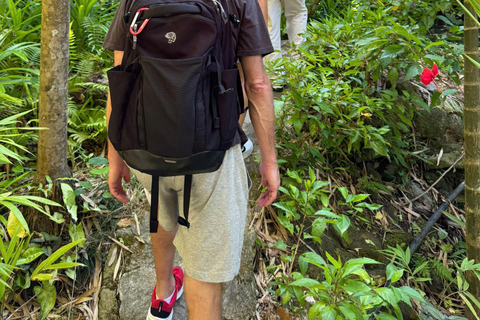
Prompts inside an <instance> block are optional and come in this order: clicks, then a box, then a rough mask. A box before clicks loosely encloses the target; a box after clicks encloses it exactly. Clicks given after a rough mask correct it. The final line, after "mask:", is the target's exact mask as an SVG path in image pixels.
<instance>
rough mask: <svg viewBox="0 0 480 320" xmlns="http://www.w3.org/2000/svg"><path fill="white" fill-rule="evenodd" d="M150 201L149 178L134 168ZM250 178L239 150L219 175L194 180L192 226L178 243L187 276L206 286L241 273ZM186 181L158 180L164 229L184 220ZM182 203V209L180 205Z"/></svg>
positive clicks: (178, 237)
mask: <svg viewBox="0 0 480 320" xmlns="http://www.w3.org/2000/svg"><path fill="white" fill-rule="evenodd" d="M132 172H133V173H134V174H135V176H136V177H137V178H138V180H139V181H140V182H141V183H142V184H143V186H144V187H145V190H146V193H147V197H148V200H149V201H150V193H149V190H150V189H151V176H150V175H147V174H144V173H141V172H138V171H137V170H134V169H132ZM248 181H249V177H248V173H247V171H246V167H245V163H244V161H243V157H242V152H241V149H240V145H236V146H234V147H232V148H231V149H230V150H228V151H227V152H226V154H225V159H224V160H223V164H222V166H221V167H220V169H219V170H217V171H215V172H212V173H203V174H196V175H193V181H192V192H191V200H190V210H189V214H188V221H189V222H190V229H187V228H185V227H183V226H180V227H179V229H178V231H177V235H176V237H175V240H174V244H175V246H176V248H177V250H178V252H179V254H180V256H181V257H182V264H183V268H184V270H185V272H186V274H187V275H188V276H189V277H192V278H193V279H195V280H198V281H203V282H217V283H218V282H227V281H230V280H232V279H233V278H234V277H235V276H236V275H237V274H238V271H239V269H240V257H241V252H242V246H243V234H244V230H245V222H246V216H247V205H248V185H249V182H248ZM183 187H184V176H176V177H160V186H159V205H158V206H159V210H158V211H159V212H158V216H159V217H158V221H159V223H160V225H161V226H162V227H163V228H164V229H165V230H167V231H168V230H172V229H173V228H175V227H176V226H177V219H178V216H179V215H182V216H183ZM179 204H180V205H179Z"/></svg>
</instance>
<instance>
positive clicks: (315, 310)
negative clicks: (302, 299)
mask: <svg viewBox="0 0 480 320" xmlns="http://www.w3.org/2000/svg"><path fill="white" fill-rule="evenodd" d="M324 307H325V303H324V302H323V301H317V302H315V303H314V304H313V306H311V307H310V309H309V310H308V319H315V318H316V317H318V315H319V313H320V311H321V310H322V309H323V308H324Z"/></svg>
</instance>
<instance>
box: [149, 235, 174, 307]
mask: <svg viewBox="0 0 480 320" xmlns="http://www.w3.org/2000/svg"><path fill="white" fill-rule="evenodd" d="M177 229H178V227H176V228H175V229H173V230H171V231H165V229H163V228H162V226H158V232H157V233H151V234H150V238H151V239H152V248H153V257H154V260H155V273H156V275H157V298H159V299H166V298H168V297H169V296H170V295H171V294H172V293H173V291H174V290H175V279H174V277H173V273H172V268H173V258H174V256H175V246H174V245H173V239H174V238H175V234H176V233H177Z"/></svg>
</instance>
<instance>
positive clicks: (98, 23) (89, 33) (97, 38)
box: [71, 0, 118, 58]
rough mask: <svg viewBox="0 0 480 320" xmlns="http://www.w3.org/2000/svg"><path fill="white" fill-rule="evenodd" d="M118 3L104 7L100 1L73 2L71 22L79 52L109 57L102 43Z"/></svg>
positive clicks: (83, 0) (82, 0) (74, 0)
mask: <svg viewBox="0 0 480 320" xmlns="http://www.w3.org/2000/svg"><path fill="white" fill-rule="evenodd" d="M117 6H118V3H115V4H113V5H108V4H107V6H104V4H102V2H101V1H99V0H72V4H71V21H72V26H71V29H72V32H73V34H74V37H75V46H76V48H77V50H78V52H90V53H94V54H100V55H103V56H104V58H106V57H107V56H108V55H107V54H106V52H104V51H103V49H102V43H103V40H104V39H105V36H106V34H107V32H108V27H109V25H110V21H111V20H112V19H113V15H114V14H115V9H116V7H117Z"/></svg>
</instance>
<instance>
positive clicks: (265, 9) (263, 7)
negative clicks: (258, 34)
mask: <svg viewBox="0 0 480 320" xmlns="http://www.w3.org/2000/svg"><path fill="white" fill-rule="evenodd" d="M258 4H259V5H260V9H261V10H262V15H263V20H265V25H266V26H267V28H268V1H267V0H258Z"/></svg>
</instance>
